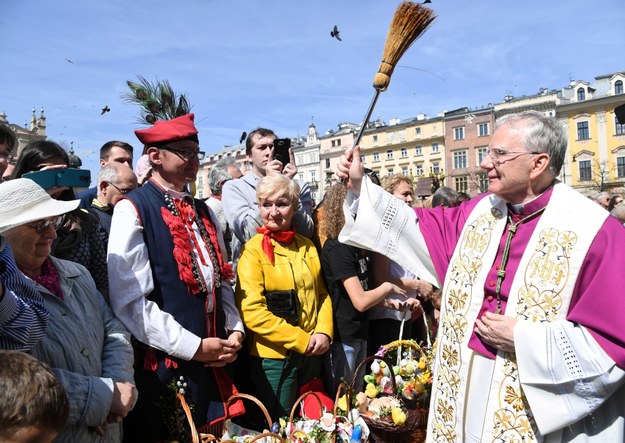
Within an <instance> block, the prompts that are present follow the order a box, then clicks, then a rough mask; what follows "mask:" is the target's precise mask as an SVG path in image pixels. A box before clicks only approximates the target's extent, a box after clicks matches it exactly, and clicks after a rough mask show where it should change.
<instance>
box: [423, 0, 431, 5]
mask: <svg viewBox="0 0 625 443" xmlns="http://www.w3.org/2000/svg"><path fill="white" fill-rule="evenodd" d="M428 3H432V0H423V4H424V5H426V4H428Z"/></svg>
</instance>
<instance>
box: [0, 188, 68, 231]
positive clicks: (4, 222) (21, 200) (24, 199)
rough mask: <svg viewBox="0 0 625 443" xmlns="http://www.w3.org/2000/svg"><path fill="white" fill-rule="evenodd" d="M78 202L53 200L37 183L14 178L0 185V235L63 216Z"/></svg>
mask: <svg viewBox="0 0 625 443" xmlns="http://www.w3.org/2000/svg"><path fill="white" fill-rule="evenodd" d="M79 203H80V200H70V201H63V200H55V199H53V198H52V197H50V195H48V193H47V192H46V191H45V190H44V189H43V188H42V187H41V186H39V185H38V184H37V183H35V182H34V181H32V180H30V179H28V178H16V179H14V180H9V181H6V182H4V183H2V184H0V233H2V232H4V231H6V230H8V229H11V228H14V227H16V226H19V225H23V224H25V223H30V222H32V221H35V220H41V219H43V218H48V217H54V216H55V215H61V214H65V213H66V212H70V211H73V210H74V209H76V208H77V207H78V204H79Z"/></svg>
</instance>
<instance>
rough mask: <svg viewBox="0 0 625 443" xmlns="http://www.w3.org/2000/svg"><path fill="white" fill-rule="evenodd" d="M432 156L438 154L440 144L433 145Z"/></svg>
mask: <svg viewBox="0 0 625 443" xmlns="http://www.w3.org/2000/svg"><path fill="white" fill-rule="evenodd" d="M432 154H438V143H432Z"/></svg>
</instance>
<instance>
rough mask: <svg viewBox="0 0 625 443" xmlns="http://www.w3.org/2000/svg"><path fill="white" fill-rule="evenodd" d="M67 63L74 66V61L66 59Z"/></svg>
mask: <svg viewBox="0 0 625 443" xmlns="http://www.w3.org/2000/svg"><path fill="white" fill-rule="evenodd" d="M65 61H66V62H67V63H71V64H72V65H73V64H74V62H73V61H72V60H70V59H68V58H66V59H65Z"/></svg>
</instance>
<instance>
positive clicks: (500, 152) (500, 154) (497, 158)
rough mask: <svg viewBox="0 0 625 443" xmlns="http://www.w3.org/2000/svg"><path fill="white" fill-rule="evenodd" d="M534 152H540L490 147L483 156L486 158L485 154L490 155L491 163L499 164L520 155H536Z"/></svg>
mask: <svg viewBox="0 0 625 443" xmlns="http://www.w3.org/2000/svg"><path fill="white" fill-rule="evenodd" d="M536 154H540V152H535V151H532V152H527V151H506V150H505V149H500V148H492V149H489V150H488V152H487V153H486V155H485V156H484V158H486V156H488V157H490V159H491V161H492V162H493V165H495V166H501V165H502V164H504V163H505V162H508V161H512V160H516V159H517V158H519V157H520V156H522V155H536ZM511 156H513V157H511Z"/></svg>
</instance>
